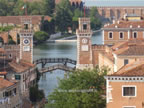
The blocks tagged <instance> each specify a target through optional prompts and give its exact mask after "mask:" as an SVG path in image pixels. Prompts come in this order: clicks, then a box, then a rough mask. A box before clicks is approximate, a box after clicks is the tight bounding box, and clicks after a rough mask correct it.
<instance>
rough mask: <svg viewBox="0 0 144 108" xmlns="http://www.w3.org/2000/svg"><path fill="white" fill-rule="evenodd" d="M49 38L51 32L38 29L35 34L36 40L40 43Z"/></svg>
mask: <svg viewBox="0 0 144 108" xmlns="http://www.w3.org/2000/svg"><path fill="white" fill-rule="evenodd" d="M47 39H49V34H48V33H46V32H44V31H38V32H35V34H34V41H37V42H38V43H41V42H44V41H45V40H47Z"/></svg>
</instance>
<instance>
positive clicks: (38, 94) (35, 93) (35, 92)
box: [29, 85, 45, 102]
mask: <svg viewBox="0 0 144 108" xmlns="http://www.w3.org/2000/svg"><path fill="white" fill-rule="evenodd" d="M29 94H30V100H31V101H32V102H39V101H41V100H42V99H43V98H44V97H45V96H44V92H43V90H39V89H38V85H36V86H33V87H30V90H29Z"/></svg>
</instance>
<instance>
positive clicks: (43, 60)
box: [33, 58, 76, 68]
mask: <svg viewBox="0 0 144 108" xmlns="http://www.w3.org/2000/svg"><path fill="white" fill-rule="evenodd" d="M33 63H34V64H42V68H43V67H44V66H45V65H46V64H47V63H63V64H65V65H66V64H67V63H70V64H73V65H76V61H75V60H72V59H69V58H41V59H38V60H36V61H34V62H33Z"/></svg>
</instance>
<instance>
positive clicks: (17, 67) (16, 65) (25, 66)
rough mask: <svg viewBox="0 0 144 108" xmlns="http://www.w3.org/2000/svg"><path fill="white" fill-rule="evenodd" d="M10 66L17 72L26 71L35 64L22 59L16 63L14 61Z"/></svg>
mask: <svg viewBox="0 0 144 108" xmlns="http://www.w3.org/2000/svg"><path fill="white" fill-rule="evenodd" d="M9 65H10V67H11V68H12V69H13V71H15V72H17V73H21V72H24V71H26V70H28V69H30V68H32V67H34V66H35V65H34V64H30V63H26V62H23V61H20V62H19V63H16V62H15V61H12V62H10V63H9Z"/></svg>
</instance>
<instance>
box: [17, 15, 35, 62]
mask: <svg viewBox="0 0 144 108" xmlns="http://www.w3.org/2000/svg"><path fill="white" fill-rule="evenodd" d="M21 22H22V25H23V26H22V29H21V30H20V33H19V34H20V59H21V60H23V61H25V62H28V63H33V30H32V21H31V18H30V17H28V16H25V17H22V19H21Z"/></svg>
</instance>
